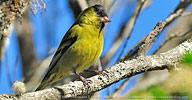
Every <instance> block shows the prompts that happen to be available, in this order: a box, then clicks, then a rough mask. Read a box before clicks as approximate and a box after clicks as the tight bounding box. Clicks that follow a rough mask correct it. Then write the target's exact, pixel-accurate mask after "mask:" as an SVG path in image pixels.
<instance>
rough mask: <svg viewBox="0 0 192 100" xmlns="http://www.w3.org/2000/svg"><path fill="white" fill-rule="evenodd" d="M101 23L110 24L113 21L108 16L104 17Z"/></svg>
mask: <svg viewBox="0 0 192 100" xmlns="http://www.w3.org/2000/svg"><path fill="white" fill-rule="evenodd" d="M101 22H103V23H108V22H111V21H110V20H109V18H108V17H107V16H104V17H102V18H101Z"/></svg>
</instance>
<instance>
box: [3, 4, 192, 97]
mask: <svg viewBox="0 0 192 100" xmlns="http://www.w3.org/2000/svg"><path fill="white" fill-rule="evenodd" d="M181 1H182V0H39V1H38V0H34V1H33V2H32V6H31V7H29V8H26V9H25V11H24V14H23V16H22V17H23V18H22V19H20V20H17V21H16V22H15V24H14V28H13V30H12V34H11V37H10V41H9V44H8V47H7V49H6V52H5V56H4V57H3V58H2V59H1V63H0V94H13V93H14V91H13V90H12V89H11V87H12V85H13V83H14V82H15V81H16V80H18V81H23V82H24V83H26V87H27V90H28V91H32V90H34V89H35V88H36V87H37V86H38V84H39V82H40V80H41V78H42V77H43V76H44V74H45V72H46V69H47V68H48V65H49V62H50V61H51V58H52V56H53V54H54V53H55V51H56V49H57V47H58V46H59V44H60V41H61V39H62V38H63V36H64V35H65V33H66V32H67V30H68V29H69V28H70V27H71V26H72V24H73V23H74V21H75V18H76V17H77V16H78V14H79V13H80V12H81V11H82V10H83V9H85V8H87V7H88V6H92V5H95V4H101V5H103V6H104V7H105V8H106V9H107V11H108V14H109V18H110V20H111V21H112V22H111V23H107V25H106V27H105V29H104V32H103V35H104V48H103V53H102V55H101V57H100V61H101V64H102V68H103V69H104V68H107V67H111V66H113V65H114V64H116V63H117V62H118V61H119V60H120V59H121V58H122V57H124V56H125V55H126V54H127V53H128V52H129V51H130V50H131V49H132V48H133V47H134V46H136V45H137V44H138V43H139V42H140V41H141V40H142V39H143V38H144V37H145V36H147V35H148V33H149V32H150V31H151V30H152V29H153V28H154V27H155V25H156V24H157V23H158V22H159V21H164V20H165V19H166V18H167V17H168V16H169V15H170V14H171V13H172V12H173V11H174V10H175V9H176V7H177V6H178V5H179V4H180V2H181ZM138 7H140V10H138V11H137V10H136V8H138ZM191 10H192V5H189V7H187V10H186V12H185V13H188V12H191ZM135 13H136V15H137V16H135ZM133 16H135V19H134V20H133V19H132V18H134V17H133ZM131 21H132V22H134V24H130V22H131ZM191 29H192V14H190V13H189V14H186V15H184V16H182V17H180V18H178V19H176V20H175V21H173V22H172V23H171V24H169V25H168V26H167V27H166V28H165V29H164V30H163V31H162V32H161V34H160V35H159V36H158V38H157V40H156V41H155V43H154V45H153V47H152V48H151V50H150V51H149V52H148V54H147V55H152V54H159V53H161V52H165V51H167V50H170V49H172V48H174V47H176V46H177V45H178V44H180V43H181V42H183V41H185V40H186V39H187V38H190V37H192V32H191ZM188 31H189V32H188ZM186 32H188V33H187V34H185V33H186ZM173 36H175V37H174V38H171V37H173ZM170 38H171V39H170ZM168 40H169V41H168ZM165 41H168V42H166V44H165V43H164V42H165ZM161 45H163V46H162V47H161V48H160V46H161ZM158 48H160V49H158ZM187 57H188V58H189V59H190V58H191V57H192V56H190V55H188V56H187ZM188 58H187V59H188ZM187 61H189V62H190V61H191V60H187ZM95 65H97V63H96V64H95ZM178 67H179V68H180V69H181V70H179V71H177V70H173V71H171V72H168V71H167V70H161V71H153V72H147V73H144V74H139V75H136V76H134V77H131V78H130V79H124V80H122V81H120V82H118V83H115V84H113V85H111V86H109V87H108V88H106V89H103V90H102V91H100V92H98V93H95V94H93V95H92V98H93V99H94V97H95V98H96V97H97V99H107V98H108V99H112V98H113V96H130V97H135V98H140V99H143V98H145V97H148V96H151V97H154V99H158V100H159V99H161V97H163V96H180V97H183V98H184V99H178V100H189V97H190V96H192V95H191V94H192V90H191V89H190V87H192V81H191V78H190V77H188V76H191V73H192V65H191V64H190V63H183V64H180V65H178ZM85 76H86V75H85ZM89 76H90V75H89ZM87 77H88V76H87ZM70 80H74V79H73V78H70V77H68V78H65V79H64V80H62V81H61V82H57V83H55V84H54V85H61V84H63V83H67V82H69V81H70ZM54 85H53V86H54ZM165 89H166V90H165ZM101 94H102V96H101ZM99 96H101V98H98V97H99ZM155 97H156V98H155ZM171 99H173V98H171ZM171 99H170V100H171ZM174 100H175V99H174ZM191 100H192V98H191Z"/></svg>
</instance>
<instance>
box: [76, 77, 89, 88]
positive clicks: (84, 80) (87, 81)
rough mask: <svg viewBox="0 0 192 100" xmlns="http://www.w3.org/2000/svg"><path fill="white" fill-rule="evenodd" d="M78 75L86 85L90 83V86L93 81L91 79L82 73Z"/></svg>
mask: <svg viewBox="0 0 192 100" xmlns="http://www.w3.org/2000/svg"><path fill="white" fill-rule="evenodd" d="M78 76H79V78H80V80H81V81H82V82H83V83H84V84H85V85H88V86H89V84H90V83H92V81H91V80H88V79H86V78H84V77H83V76H81V75H78Z"/></svg>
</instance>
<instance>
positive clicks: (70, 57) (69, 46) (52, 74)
mask: <svg viewBox="0 0 192 100" xmlns="http://www.w3.org/2000/svg"><path fill="white" fill-rule="evenodd" d="M107 22H111V21H110V20H109V19H108V16H107V13H106V11H105V8H104V7H103V6H101V5H94V6H91V7H88V8H87V9H85V10H84V11H83V12H81V13H80V14H79V16H78V17H77V19H76V20H75V23H74V24H73V25H72V26H71V28H70V29H69V30H68V31H67V33H66V34H65V36H64V37H63V39H62V41H61V43H60V45H59V47H58V49H57V51H56V53H55V55H54V57H53V59H52V61H51V63H50V65H49V69H48V71H47V73H46V75H45V77H44V78H43V80H42V82H41V84H40V85H39V87H38V88H37V89H36V91H37V90H42V89H44V88H46V87H47V86H48V85H50V84H52V83H54V82H56V81H59V80H61V79H62V78H63V77H65V76H67V75H69V74H72V73H73V72H74V73H75V74H77V75H79V74H78V73H76V72H81V71H83V70H85V69H87V68H88V67H89V66H91V65H92V64H93V63H94V62H95V61H96V60H97V59H98V58H99V56H100V55H101V53H102V50H103V34H102V30H103V28H104V26H105V23H107ZM79 76H80V75H79ZM80 78H81V79H82V80H83V77H82V76H80Z"/></svg>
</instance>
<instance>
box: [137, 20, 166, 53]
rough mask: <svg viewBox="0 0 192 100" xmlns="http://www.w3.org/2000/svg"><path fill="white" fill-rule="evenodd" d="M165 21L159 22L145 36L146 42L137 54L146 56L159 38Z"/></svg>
mask: <svg viewBox="0 0 192 100" xmlns="http://www.w3.org/2000/svg"><path fill="white" fill-rule="evenodd" d="M164 27H165V22H159V23H158V24H157V25H156V27H155V28H154V29H153V31H151V32H150V33H149V34H148V35H147V36H146V38H145V41H144V43H143V44H142V45H141V46H140V47H139V50H138V53H137V56H145V55H146V54H147V53H148V51H149V50H150V48H151V46H152V45H153V43H154V41H155V40H156V39H157V37H158V35H159V34H160V32H161V31H162V30H163V29H164Z"/></svg>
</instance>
